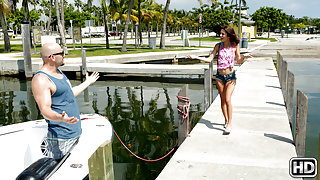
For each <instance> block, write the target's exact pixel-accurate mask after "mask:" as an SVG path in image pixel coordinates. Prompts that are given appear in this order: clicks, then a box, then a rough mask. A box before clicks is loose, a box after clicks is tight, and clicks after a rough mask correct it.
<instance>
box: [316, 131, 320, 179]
mask: <svg viewBox="0 0 320 180" xmlns="http://www.w3.org/2000/svg"><path fill="white" fill-rule="evenodd" d="M319 162H320V134H319V144H318V174H317V180H320V174H319V173H320V165H319Z"/></svg>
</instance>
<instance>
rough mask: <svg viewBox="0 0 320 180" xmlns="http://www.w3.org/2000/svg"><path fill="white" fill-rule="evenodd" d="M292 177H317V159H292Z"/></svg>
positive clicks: (290, 164) (290, 165)
mask: <svg viewBox="0 0 320 180" xmlns="http://www.w3.org/2000/svg"><path fill="white" fill-rule="evenodd" d="M289 171H290V176H292V177H294V178H296V177H303V178H308V177H316V176H317V160H316V159H315V158H298V157H296V158H291V159H290V163H289Z"/></svg>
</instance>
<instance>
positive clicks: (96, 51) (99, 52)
mask: <svg viewBox="0 0 320 180" xmlns="http://www.w3.org/2000/svg"><path fill="white" fill-rule="evenodd" d="M183 50H193V49H145V48H137V49H135V48H127V52H121V48H111V49H105V48H90V49H86V55H87V56H88V57H89V56H108V55H119V54H135V53H146V52H163V51H183ZM68 53H69V54H68V55H67V57H68V58H76V57H81V49H79V50H69V51H68ZM32 57H39V55H37V56H36V55H32Z"/></svg>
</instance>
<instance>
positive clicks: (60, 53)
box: [52, 51, 64, 56]
mask: <svg viewBox="0 0 320 180" xmlns="http://www.w3.org/2000/svg"><path fill="white" fill-rule="evenodd" d="M52 55H54V56H56V55H61V56H64V51H62V52H59V53H54V54H52Z"/></svg>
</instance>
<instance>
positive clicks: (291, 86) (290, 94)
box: [286, 71, 294, 126]
mask: <svg viewBox="0 0 320 180" xmlns="http://www.w3.org/2000/svg"><path fill="white" fill-rule="evenodd" d="M287 81H288V82H287V102H286V108H287V114H288V118H289V123H290V126H292V119H293V96H294V74H293V73H292V72H291V71H288V78H287Z"/></svg>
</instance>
